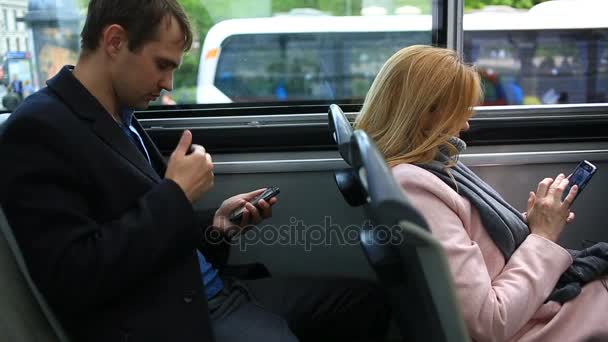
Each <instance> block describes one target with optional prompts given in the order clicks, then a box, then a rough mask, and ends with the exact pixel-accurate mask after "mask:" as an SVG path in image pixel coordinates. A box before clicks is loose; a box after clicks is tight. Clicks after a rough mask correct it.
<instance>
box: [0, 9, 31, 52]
mask: <svg viewBox="0 0 608 342" xmlns="http://www.w3.org/2000/svg"><path fill="white" fill-rule="evenodd" d="M27 5H28V0H0V56H4V55H5V54H6V52H8V51H28V52H31V51H30V50H31V49H30V41H29V40H30V38H29V33H28V32H29V30H28V28H27V26H26V24H25V23H24V22H23V19H22V18H23V17H24V16H25V14H26V12H27Z"/></svg>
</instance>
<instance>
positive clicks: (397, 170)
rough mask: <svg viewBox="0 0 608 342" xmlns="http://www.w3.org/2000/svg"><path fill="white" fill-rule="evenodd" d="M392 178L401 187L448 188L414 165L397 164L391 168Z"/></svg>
mask: <svg viewBox="0 0 608 342" xmlns="http://www.w3.org/2000/svg"><path fill="white" fill-rule="evenodd" d="M392 171H393V176H394V177H395V178H396V179H397V181H398V182H399V183H400V184H401V185H402V186H407V185H416V186H423V187H424V186H432V187H437V186H439V187H444V186H445V187H448V188H449V186H448V185H447V184H445V183H444V182H443V181H442V180H441V179H439V178H438V177H437V176H435V175H434V174H432V173H431V172H429V171H427V170H425V169H423V168H421V167H420V166H416V165H414V164H407V163H403V164H399V165H396V166H394V167H393V169H392Z"/></svg>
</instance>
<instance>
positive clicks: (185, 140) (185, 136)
mask: <svg viewBox="0 0 608 342" xmlns="http://www.w3.org/2000/svg"><path fill="white" fill-rule="evenodd" d="M190 145H192V133H191V132H190V131H189V130H185V131H184V133H182V137H181V138H180V139H179V143H178V144H177V147H176V148H175V152H177V153H179V154H180V155H185V154H186V152H188V149H189V148H190Z"/></svg>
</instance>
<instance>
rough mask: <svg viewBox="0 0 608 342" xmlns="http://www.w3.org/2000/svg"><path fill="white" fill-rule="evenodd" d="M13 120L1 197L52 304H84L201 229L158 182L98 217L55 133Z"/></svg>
mask: <svg viewBox="0 0 608 342" xmlns="http://www.w3.org/2000/svg"><path fill="white" fill-rule="evenodd" d="M14 126H18V125H13V126H11V127H7V130H5V132H4V134H3V137H2V141H1V143H0V165H2V166H3V167H1V168H0V200H1V202H2V205H3V207H4V209H5V212H6V216H7V218H8V221H9V222H10V225H11V227H12V229H13V231H14V232H15V236H16V238H17V240H18V242H19V244H20V247H21V249H22V251H23V254H24V257H25V260H26V262H27V265H28V268H29V270H30V273H31V274H32V277H33V278H34V281H35V282H36V284H37V285H38V287H39V288H40V290H41V291H42V293H44V295H45V297H46V298H47V299H48V300H49V302H51V304H53V306H54V307H55V308H57V309H58V310H62V311H65V312H69V313H72V314H74V313H78V312H84V311H86V310H90V309H91V307H94V306H99V305H102V304H103V303H105V302H107V301H109V300H111V299H113V298H115V297H118V296H119V295H120V294H122V293H125V291H128V290H129V289H131V288H134V287H135V286H139V285H141V283H142V282H145V281H146V278H147V277H149V276H152V275H154V274H157V273H159V272H163V270H164V269H170V268H171V267H173V265H175V264H176V263H179V262H183V261H184V260H185V258H186V257H187V256H189V255H193V253H194V250H195V248H196V247H197V245H198V244H199V243H200V241H201V239H202V230H201V228H200V226H199V225H198V224H197V222H196V219H195V217H194V213H193V209H192V206H191V204H190V202H189V201H188V199H187V198H186V196H185V194H184V193H183V191H182V190H181V189H180V188H179V186H178V185H177V184H176V183H174V182H173V181H171V180H163V181H162V182H160V183H159V184H157V185H155V186H153V187H152V188H151V189H150V190H149V191H148V192H146V193H144V194H143V195H142V196H141V197H140V198H138V199H137V201H136V202H134V203H133V205H132V206H131V207H130V208H129V209H128V210H126V211H125V212H123V213H122V214H121V215H119V216H118V217H115V218H112V219H110V220H107V221H105V222H99V221H97V220H95V219H93V217H95V215H94V213H95V210H96V208H95V207H93V206H91V205H90V204H89V203H91V202H92V201H91V198H90V196H92V195H93V196H94V194H91V191H90V190H89V191H86V190H87V187H90V184H89V183H88V180H87V178H86V177H87V176H86V174H83V173H82V172H78V170H79V166H78V165H77V164H76V163H75V161H73V160H71V156H70V155H69V154H67V153H65V151H63V150H62V146H63V145H62V144H61V143H58V142H57V141H60V140H61V136H60V135H59V134H61V132H58V131H57V130H55V131H54V130H53V129H52V128H51V127H47V126H48V125H45V124H43V123H41V122H39V121H36V120H30V121H29V122H27V127H28V131H29V132H37V133H36V134H24V133H27V131H24V130H19V129H14V128H15V127H14ZM53 135H56V136H53ZM53 138H54V139H53Z"/></svg>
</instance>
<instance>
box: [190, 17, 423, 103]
mask: <svg viewBox="0 0 608 342" xmlns="http://www.w3.org/2000/svg"><path fill="white" fill-rule="evenodd" d="M431 26H432V20H431V16H430V15H411V16H410V15H406V16H375V17H363V16H358V17H356V16H353V17H334V16H321V17H301V16H300V17H290V16H279V17H270V18H251V19H235V20H226V21H223V22H220V23H219V24H217V25H215V26H214V27H212V28H211V30H210V31H209V33H208V34H207V37H206V38H205V43H204V46H203V50H202V53H201V66H200V68H199V78H198V89H197V101H198V102H199V103H230V102H275V101H276V102H283V101H296V102H302V101H335V100H356V101H362V100H363V98H364V97H365V94H366V93H367V91H368V89H369V87H370V85H371V82H372V81H373V79H374V77H375V76H376V74H377V73H378V71H379V70H380V67H382V65H383V64H384V62H386V60H387V59H388V57H390V56H391V55H392V54H393V53H395V52H396V51H397V50H399V49H401V48H403V47H405V46H408V45H414V44H430V43H431V41H432V40H431Z"/></svg>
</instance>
